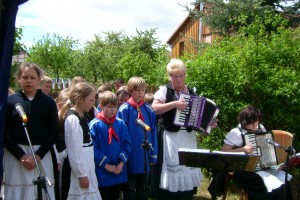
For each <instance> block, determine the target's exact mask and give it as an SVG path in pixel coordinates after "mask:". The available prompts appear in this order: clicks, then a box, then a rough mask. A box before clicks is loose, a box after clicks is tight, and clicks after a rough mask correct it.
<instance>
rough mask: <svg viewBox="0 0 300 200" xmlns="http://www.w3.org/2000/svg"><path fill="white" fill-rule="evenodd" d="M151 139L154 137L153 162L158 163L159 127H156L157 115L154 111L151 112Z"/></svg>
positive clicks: (151, 160)
mask: <svg viewBox="0 0 300 200" xmlns="http://www.w3.org/2000/svg"><path fill="white" fill-rule="evenodd" d="M151 137H152V138H151V139H152V148H151V159H150V162H151V163H157V154H158V142H157V127H156V115H155V113H154V111H152V112H151Z"/></svg>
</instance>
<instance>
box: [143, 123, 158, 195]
mask: <svg viewBox="0 0 300 200" xmlns="http://www.w3.org/2000/svg"><path fill="white" fill-rule="evenodd" d="M141 147H142V148H143V149H144V173H145V174H146V177H147V183H146V185H147V186H146V187H147V190H146V191H147V193H148V178H149V173H148V170H147V160H148V162H149V166H150V168H151V165H150V155H149V149H150V148H151V149H152V144H150V143H149V142H148V137H147V131H146V129H145V128H144V142H143V144H141ZM150 181H151V183H150V184H151V185H152V188H153V190H154V195H155V197H154V199H156V192H155V187H154V183H152V182H153V178H151V179H150Z"/></svg>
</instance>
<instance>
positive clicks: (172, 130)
mask: <svg viewBox="0 0 300 200" xmlns="http://www.w3.org/2000/svg"><path fill="white" fill-rule="evenodd" d="M189 93H191V94H193V92H192V90H190V89H189ZM179 95H180V94H179V93H177V92H176V91H175V90H174V89H173V87H172V85H171V84H167V85H165V86H161V87H160V89H159V90H158V91H157V92H156V93H155V94H154V99H156V100H159V101H160V102H164V103H168V102H172V101H175V100H178V99H179ZM175 113H176V109H175V108H174V109H172V110H170V111H168V112H165V113H163V114H161V115H160V117H159V122H158V127H159V133H158V138H159V156H158V159H159V163H158V165H157V170H156V173H158V175H157V176H159V177H160V180H158V183H157V184H159V188H160V190H159V191H160V192H159V193H160V194H159V195H158V196H159V199H165V198H171V197H172V198H173V199H191V198H192V196H193V192H194V189H195V188H196V187H198V186H200V184H201V180H202V179H203V177H202V173H201V171H200V169H199V168H192V167H185V166H182V165H179V157H178V149H179V148H197V139H196V132H195V131H193V130H191V129H187V128H185V127H180V126H176V125H174V124H173V121H174V117H175Z"/></svg>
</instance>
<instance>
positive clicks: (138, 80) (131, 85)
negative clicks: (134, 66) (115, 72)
mask: <svg viewBox="0 0 300 200" xmlns="http://www.w3.org/2000/svg"><path fill="white" fill-rule="evenodd" d="M140 87H144V88H145V90H146V88H147V84H146V82H145V80H144V79H143V78H142V77H138V76H133V77H131V78H130V79H129V81H128V83H127V90H128V92H129V93H131V92H132V91H133V90H136V89H138V88H140Z"/></svg>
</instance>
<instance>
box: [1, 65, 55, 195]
mask: <svg viewBox="0 0 300 200" xmlns="http://www.w3.org/2000/svg"><path fill="white" fill-rule="evenodd" d="M41 77H42V71H41V69H40V68H39V67H38V66H37V65H36V64H34V63H23V64H21V65H20V67H19V68H18V70H17V72H16V81H17V84H18V85H19V86H20V88H21V89H20V90H19V91H17V92H16V93H15V94H12V95H10V96H8V102H7V112H6V122H5V132H4V134H5V141H4V144H5V148H6V149H5V151H4V158H3V160H4V162H3V163H4V171H5V180H4V196H5V199H37V186H36V185H34V184H33V182H32V181H33V180H34V179H37V177H38V176H39V174H38V170H37V167H36V163H35V161H34V157H33V155H32V152H31V148H30V146H29V142H28V140H27V136H26V133H25V130H24V127H23V125H22V120H21V117H20V116H19V113H18V111H17V110H16V104H20V105H21V106H22V107H23V109H24V112H25V114H26V115H27V120H26V119H23V120H24V121H27V123H26V127H27V131H28V135H29V137H30V140H31V143H32V146H33V150H34V153H35V157H36V159H37V162H38V164H39V167H40V169H41V171H42V173H43V175H44V176H45V177H48V178H49V179H50V182H51V184H52V186H47V190H48V193H49V196H50V198H51V199H55V198H56V199H57V197H59V195H58V193H57V195H58V196H56V197H55V192H54V187H55V184H54V172H55V173H56V172H57V167H56V166H57V164H56V159H55V154H54V151H53V144H54V142H55V140H56V137H57V134H58V115H57V108H56V105H55V102H54V100H53V99H52V98H51V97H50V96H48V95H45V94H44V93H43V92H42V91H41V90H39V89H38V87H39V84H40V80H41ZM53 166H55V168H53ZM57 186H58V185H57ZM57 192H58V191H57ZM45 198H46V196H45V195H44V192H43V199H45Z"/></svg>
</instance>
